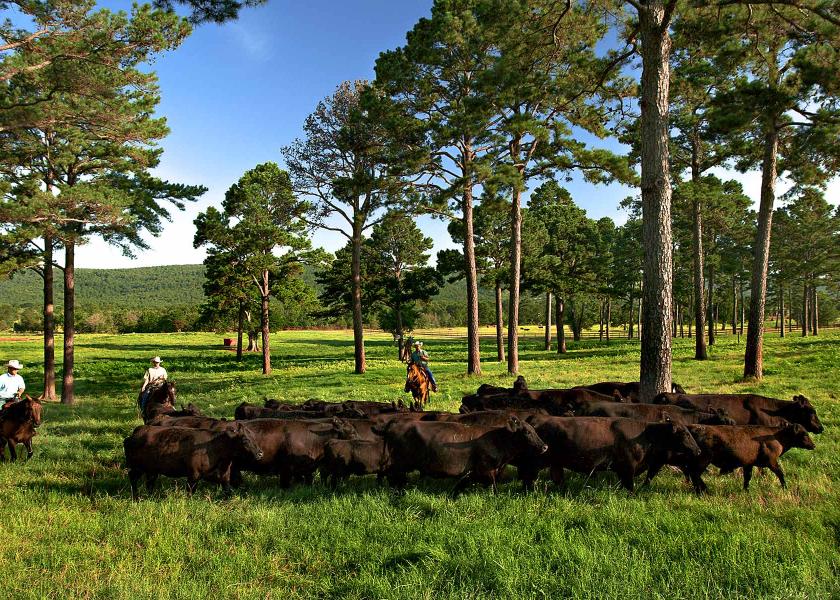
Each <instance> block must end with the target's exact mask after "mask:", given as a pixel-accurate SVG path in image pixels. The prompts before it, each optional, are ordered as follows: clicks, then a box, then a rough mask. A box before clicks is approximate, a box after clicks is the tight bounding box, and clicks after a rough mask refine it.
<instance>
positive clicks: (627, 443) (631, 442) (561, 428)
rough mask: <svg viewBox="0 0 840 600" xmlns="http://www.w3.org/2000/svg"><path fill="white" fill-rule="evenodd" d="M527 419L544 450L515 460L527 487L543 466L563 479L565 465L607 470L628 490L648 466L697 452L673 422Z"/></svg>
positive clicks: (557, 480) (585, 470)
mask: <svg viewBox="0 0 840 600" xmlns="http://www.w3.org/2000/svg"><path fill="white" fill-rule="evenodd" d="M529 422H530V423H531V424H532V425H533V426H534V429H535V430H536V431H537V433H538V434H539V436H540V437H541V438H542V439H543V440H545V442H546V443H547V444H548V448H549V450H548V453H547V454H546V455H545V456H543V457H539V459H537V460H534V459H530V460H525V461H521V462H520V463H516V466H517V467H518V469H519V476H520V478H521V479H522V480H523V482H524V483H525V486H526V487H530V486H531V485H532V484H533V481H534V480H535V479H536V477H537V474H538V473H539V471H540V470H541V469H542V468H543V467H546V466H547V467H549V469H550V471H551V478H552V480H553V481H554V482H555V483H556V484H558V485H562V484H563V483H564V481H565V475H564V469H570V470H572V471H576V472H578V473H586V474H591V473H593V472H594V471H601V470H611V471H614V472H615V473H616V474H617V475H618V477H619V480H620V481H621V484H622V485H623V486H624V487H625V488H626V489H627V490H629V491H631V492H632V491H633V488H634V478H635V476H636V475H638V474H640V473H642V472H644V471H645V470H647V468H648V466H649V465H651V464H677V465H679V464H683V461H684V460H686V459H687V458H688V457H691V456H698V455H699V454H700V448H699V447H698V446H697V444H696V442H695V441H694V439H693V438H692V437H691V434H690V433H689V432H688V430H687V429H686V428H685V427H684V426H682V425H678V424H676V423H645V422H642V421H636V420H634V419H622V418H606V417H532V418H530V419H529Z"/></svg>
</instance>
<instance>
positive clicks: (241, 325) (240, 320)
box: [236, 300, 245, 361]
mask: <svg viewBox="0 0 840 600" xmlns="http://www.w3.org/2000/svg"><path fill="white" fill-rule="evenodd" d="M237 313H238V314H237V318H236V360H238V361H241V360H242V331H243V330H244V329H245V303H244V302H243V301H242V300H240V301H239V310H238V311H237Z"/></svg>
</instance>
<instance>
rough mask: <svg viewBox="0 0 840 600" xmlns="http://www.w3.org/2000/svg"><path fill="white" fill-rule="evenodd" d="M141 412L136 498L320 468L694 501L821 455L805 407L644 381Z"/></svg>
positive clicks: (330, 473)
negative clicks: (163, 486) (229, 414)
mask: <svg viewBox="0 0 840 600" xmlns="http://www.w3.org/2000/svg"><path fill="white" fill-rule="evenodd" d="M168 398H169V399H166V397H165V398H164V399H163V401H161V402H157V401H155V402H151V403H149V404H148V405H147V406H146V408H145V409H144V411H143V417H144V421H145V423H146V424H145V425H143V426H140V427H137V428H136V429H135V430H134V432H133V433H132V434H131V435H130V436H129V437H128V438H126V439H125V442H124V448H125V458H126V465H127V467H128V476H129V480H130V482H131V489H132V495H133V497H134V498H135V499H137V498H138V484H139V482H140V479H141V478H142V477H143V476H144V475H145V477H146V487H147V490H149V491H151V490H152V489H153V487H154V484H155V481H156V479H157V477H158V476H159V475H165V476H169V477H186V479H187V483H188V488H189V491H190V493H192V492H193V491H194V490H195V486H196V484H197V482H198V481H199V480H206V481H211V482H216V483H220V484H221V485H222V487H223V488H224V490H225V492H227V493H229V492H230V491H231V486H238V485H240V484H241V483H242V475H241V474H242V472H243V471H245V472H250V473H256V474H260V475H273V476H277V477H278V479H279V483H280V485H281V486H284V487H286V486H290V485H292V484H294V483H296V482H306V483H311V482H312V480H313V478H314V476H315V474H316V472H320V475H321V478H322V481H325V482H327V483H328V484H329V485H331V486H335V485H337V484H338V483H339V482H340V481H342V480H344V479H346V478H348V477H349V476H351V475H356V476H361V475H369V474H375V475H377V477H378V478H386V479H387V481H388V483H389V484H391V485H392V486H397V487H402V486H404V485H405V483H406V477H407V475H408V474H410V473H413V472H419V473H420V474H421V475H424V476H429V477H436V478H452V479H455V480H457V483H456V485H455V487H454V489H453V494H457V493H459V492H460V491H462V490H463V489H464V487H465V486H467V485H469V484H471V483H479V484H482V485H485V486H492V487H493V489H494V490H495V488H496V483H497V481H499V479H500V477H501V474H502V472H503V471H505V469H506V467H507V466H508V465H512V466H514V467H516V469H517V474H518V478H519V479H520V480H521V481H522V482H523V484H524V486H525V488H526V489H529V488H531V487H532V486H533V485H534V482H535V480H536V479H537V477H538V475H539V473H540V471H542V470H544V469H548V470H549V473H550V476H551V479H552V480H553V481H554V482H555V483H556V484H558V485H562V484H563V482H564V471H565V470H566V469H569V470H571V471H576V472H579V473H584V474H592V473H593V472H595V471H602V470H610V471H613V472H615V474H616V475H617V476H618V478H619V480H620V482H621V484H622V485H623V486H624V487H625V488H627V489H628V490H630V491H632V490H633V487H634V479H635V477H637V476H638V475H641V474H643V473H645V472H646V473H647V476H646V480H645V481H646V482H649V481H650V480H651V479H652V478H653V477H654V476H655V475H656V474H657V473H658V472H659V470H660V469H661V468H662V467H663V466H665V465H672V466H675V467H677V468H679V469H681V470H682V471H683V473H684V474H685V476H686V478H688V479H690V481H691V483H692V484H693V486H694V489H695V491H696V492H698V493H702V492H704V491H705V490H706V484H705V483H704V481H703V479H702V477H701V476H702V475H703V473H704V472H705V471H706V469H707V467H708V466H709V465H714V466H716V467H718V468H719V469H720V471H721V473H728V472H731V471H734V470H735V469H737V468H742V469H743V477H744V489H747V488H748V486H749V482H750V478H751V476H752V471H753V468H754V467H759V468H761V467H766V468H768V469H770V470H771V471H772V472H773V473H774V474H775V475H776V476H777V477H778V479H779V482H780V483H781V485H782V486H783V487H784V486H785V478H784V473H783V471H782V468H781V466H780V465H779V457H780V456H781V455H782V454H784V453H785V452H786V451H787V450H789V449H790V448H804V449H808V450H810V449H813V448H814V442H813V440H812V439H811V437H810V436H809V435H808V432H812V433H821V432H822V431H823V426H822V424H821V423H820V420H819V419H818V417H817V414H816V411H815V410H814V407H813V406H812V405H811V403H810V402H809V401H808V399H807V398H805V397H804V396H795V397H794V399H793V400H792V401H786V400H778V399H775V398H768V397H765V396H759V395H755V394H687V393H685V391H684V390H683V389H682V388H681V387H679V386H677V385H674V389H673V393H663V394H660V395H659V396H657V397H656V398H655V400H654V403H653V404H641V403H639V402H638V399H639V384H638V383H618V382H603V383H598V384H594V385H590V386H580V387H575V388H570V389H548V390H530V389H528V387H527V384H526V383H525V380H524V379H523V378H522V377H520V378H519V379H517V380H516V382H515V383H514V386H513V387H512V388H500V387H494V386H490V385H482V386H481V387H479V388H478V391H477V392H476V393H475V394H472V395H469V396H465V397H464V398H463V404H462V406H461V409H460V413H449V412H438V411H413V410H409V409H406V408H405V407H402V406H398V405H395V404H393V403H392V404H388V403H381V402H367V401H347V402H341V403H330V402H323V401H317V400H310V401H307V402H305V403H303V404H300V405H288V404H280V403H279V402H277V401H274V400H266V402H265V406H256V405H252V404H248V403H243V404H241V405H240V406H238V407H237V408H236V412H235V420H234V421H228V420H225V419H214V418H210V417H206V416H202V415H201V414H200V412H199V411H198V410H196V409H195V408H194V407H192V406H189V407H187V409H184V410H180V411H178V410H176V409H175V406H174V403H173V402H172V401H171V400H172V398H174V388H173V389H172V390H171V393H170V394H169V396H168Z"/></svg>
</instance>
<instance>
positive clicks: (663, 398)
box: [653, 392, 671, 404]
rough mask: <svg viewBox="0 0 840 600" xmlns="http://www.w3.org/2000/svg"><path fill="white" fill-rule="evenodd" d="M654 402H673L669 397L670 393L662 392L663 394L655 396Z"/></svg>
mask: <svg viewBox="0 0 840 600" xmlns="http://www.w3.org/2000/svg"><path fill="white" fill-rule="evenodd" d="M653 404H671V400H670V398H669V397H668V394H666V393H665V392H662V393H661V394H656V396H654V397H653Z"/></svg>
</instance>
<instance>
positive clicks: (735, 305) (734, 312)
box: [732, 276, 738, 335]
mask: <svg viewBox="0 0 840 600" xmlns="http://www.w3.org/2000/svg"><path fill="white" fill-rule="evenodd" d="M736 333H738V286H737V282H736V281H735V277H734V276H733V277H732V335H735V334H736Z"/></svg>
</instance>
